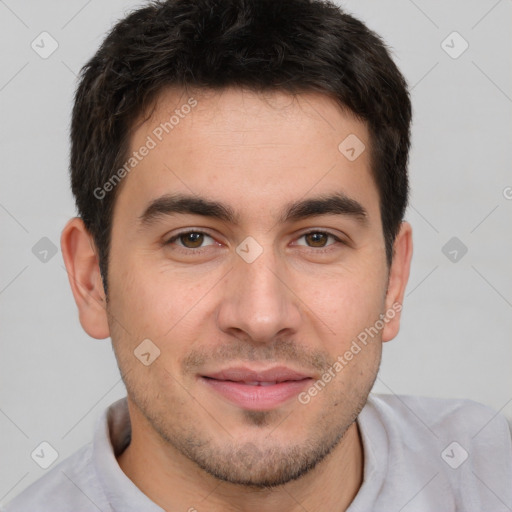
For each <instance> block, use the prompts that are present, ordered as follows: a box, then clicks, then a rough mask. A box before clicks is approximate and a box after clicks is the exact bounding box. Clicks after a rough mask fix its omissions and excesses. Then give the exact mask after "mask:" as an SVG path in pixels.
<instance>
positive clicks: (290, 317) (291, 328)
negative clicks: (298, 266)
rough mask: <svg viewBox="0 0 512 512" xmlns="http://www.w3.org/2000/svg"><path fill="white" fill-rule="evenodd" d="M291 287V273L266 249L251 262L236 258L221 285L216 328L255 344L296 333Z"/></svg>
mask: <svg viewBox="0 0 512 512" xmlns="http://www.w3.org/2000/svg"><path fill="white" fill-rule="evenodd" d="M294 285H295V286H294ZM294 288H296V283H295V282H294V279H293V277H292V275H291V273H290V272H289V271H287V269H286V266H285V263H284V262H282V261H279V260H278V259H277V258H276V256H275V255H274V253H273V252H272V251H270V250H265V251H264V252H263V253H262V254H261V255H260V256H259V257H258V258H257V259H256V260H255V261H253V262H252V263H247V262H246V261H244V260H243V259H242V258H240V257H238V256H236V257H235V261H234V266H233V268H232V270H231V272H229V273H228V275H227V276H226V278H225V281H224V283H223V294H222V298H221V302H220V304H219V306H218V311H217V322H218V326H219V329H221V330H222V331H224V332H226V333H228V334H231V335H234V336H237V337H240V338H242V339H246V338H249V339H250V340H251V341H252V343H255V344H262V343H269V342H272V341H273V340H275V338H276V337H277V336H282V335H284V334H285V333H286V334H287V335H294V334H296V333H297V331H298V329H299V326H300V322H301V313H300V308H299V305H300V299H299V298H298V296H297V295H296V292H294Z"/></svg>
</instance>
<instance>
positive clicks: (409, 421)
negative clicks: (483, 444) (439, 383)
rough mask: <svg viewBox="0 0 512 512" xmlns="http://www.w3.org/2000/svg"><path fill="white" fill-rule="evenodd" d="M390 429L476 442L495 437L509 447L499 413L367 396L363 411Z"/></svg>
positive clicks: (429, 400) (454, 403) (420, 399)
mask: <svg viewBox="0 0 512 512" xmlns="http://www.w3.org/2000/svg"><path fill="white" fill-rule="evenodd" d="M366 408H368V409H369V410H370V412H371V413H372V416H374V418H377V417H378V418H379V420H380V421H381V422H383V423H385V424H386V426H389V427H390V428H394V429H398V430H402V429H408V430H409V431H418V432H422V431H426V432H424V433H425V434H426V433H427V432H430V434H437V435H438V436H440V437H446V436H447V435H450V434H452V435H458V436H463V437H467V436H469V437H470V438H471V439H472V440H474V441H477V440H478V438H479V437H480V436H482V437H481V438H482V439H487V438H489V437H494V436H498V437H499V438H500V439H501V440H502V442H505V444H507V442H508V444H509V445H510V443H511V432H510V427H509V425H508V423H507V420H506V419H505V417H504V416H503V415H501V414H500V413H499V412H497V411H495V410H494V409H492V408H491V407H488V406H486V405H483V404H481V403H479V402H475V401H473V400H467V399H447V398H433V397H424V396H412V395H388V394H370V396H369V397H368V402H367V405H366V407H365V409H366Z"/></svg>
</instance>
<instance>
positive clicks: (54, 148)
mask: <svg viewBox="0 0 512 512" xmlns="http://www.w3.org/2000/svg"><path fill="white" fill-rule="evenodd" d="M137 4H138V2H130V1H121V0H109V1H108V2H107V1H100V0H89V1H88V2H87V1H85V2H84V1H83V0H73V1H57V0H49V1H45V2H40V1H35V0H30V1H29V0H25V1H20V0H18V1H16V0H5V1H3V0H0V43H1V52H2V53H1V55H2V60H1V62H2V64H1V68H0V109H1V121H2V123H1V127H0V145H1V152H0V155H1V156H0V162H1V165H0V173H1V183H2V187H1V189H0V222H1V233H2V244H1V253H0V258H1V260H0V307H1V309H0V315H1V317H0V325H1V329H2V330H1V357H0V379H1V385H0V430H1V434H2V435H1V436H0V460H1V461H2V464H1V466H0V503H5V502H7V501H8V500H10V499H11V498H13V497H14V496H15V495H16V494H17V493H19V492H20V491H21V490H23V488H25V487H26V486H27V485H28V484H29V483H31V482H32V481H34V480H35V479H37V478H38V477H40V476H41V475H42V474H43V473H44V471H45V470H44V469H41V468H40V467H39V466H38V465H36V463H35V462H34V461H33V460H32V458H31V457H30V454H31V452H32V451H33V450H34V449H35V448H36V447H37V446H38V445H39V444H40V443H41V442H42V441H47V442H49V443H50V444H51V445H52V446H53V447H54V448H55V449H56V450H57V452H58V454H59V458H58V461H60V460H63V458H65V457H66V456H68V455H70V454H71V453H72V452H74V451H75V450H76V449H78V448H79V447H80V446H82V445H83V444H84V443H85V442H87V441H89V440H90V439H91V436H92V430H93V426H94V422H95V421H96V418H97V417H98V416H99V414H100V413H101V412H102V411H103V409H104V408H105V407H106V406H108V405H109V404H110V403H111V402H113V401H114V400H116V399H117V398H119V397H121V396H124V394H125V390H124V386H123V384H122V382H121V380H120V377H119V373H118V370H117V366H116V363H115V360H114V356H113V352H112V350H111V345H110V341H109V340H105V341H97V340H93V339H90V338H89V337H88V336H87V335H86V334H85V333H84V332H83V331H82V329H81V327H80V324H79V322H78V315H77V310H76V306H75V303H74V300H73V297H72V294H71V291H70V288H69V284H68V279H67V275H66V272H65V270H64V266H63V261H62V256H61V253H60V248H59V250H58V251H57V253H56V254H55V255H52V253H51V252H49V253H48V254H46V260H47V261H41V258H42V259H43V260H44V258H45V256H44V254H43V253H41V252H40V251H41V247H42V248H43V249H44V248H45V247H47V246H48V244H49V242H48V241H43V242H39V241H40V240H41V238H43V237H47V238H48V239H49V240H50V241H51V243H52V244H53V245H55V246H57V247H58V246H59V237H60V232H61V230H62V228H63V226H64V224H65V222H66V221H67V219H68V218H69V217H71V216H73V215H74V214H75V210H74V204H73V200H72V196H71V193H70V191H69V185H68V176H67V166H68V153H69V148H68V128H69V120H70V109H71V102H72V96H73V93H74V89H75V84H76V74H77V73H78V71H79V70H80V68H81V66H83V65H84V64H85V62H86V60H88V59H89V58H90V57H91V56H92V55H93V53H94V52H95V51H96V49H97V47H98V45H99V44H100V42H101V40H102V39H103V37H104V34H105V32H106V31H107V30H108V29H109V28H110V27H111V26H112V24H113V23H114V22H115V21H116V20H117V19H118V18H119V17H121V16H122V15H123V13H125V12H127V11H128V10H129V9H130V8H131V7H132V6H135V5H137ZM342 4H343V5H344V6H345V7H346V8H347V10H348V11H349V12H351V13H353V14H355V15H356V16H358V17H360V18H361V19H362V20H364V21H365V22H366V23H367V24H368V25H369V27H370V28H372V29H374V30H376V31H377V32H378V33H379V34H381V35H382V37H383V38H384V40H385V41H386V42H387V44H388V45H389V46H390V47H391V49H392V51H393V55H394V57H395V59H396V61H397V63H398V65H399V67H400V68H401V70H402V71H403V73H404V74H405V76H406V78H407V80H408V81H409V83H410V86H411V88H412V100H413V106H414V126H413V149H412V154H411V160H410V175H411V182H412V183H411V184H412V190H413V193H412V198H411V199H412V200H411V206H410V208H409V210H408V213H407V220H409V221H410V222H411V223H412V225H413V228H414V242H415V253H414V259H413V265H412V273H411V278H410V282H409V286H408V289H407V293H406V298H405V302H404V313H403V322H402V329H401V332H400V334H399V336H398V337H397V338H396V339H395V340H393V341H391V342H390V343H387V344H385V345H384V355H383V363H382V367H381V371H380V373H379V377H378V380H377V382H376V386H375V388H374V391H377V392H385V393H397V394H418V395H428V396H436V397H459V398H469V399H473V400H477V401H479V402H482V403H485V404H487V405H489V406H491V407H493V408H494V409H495V410H501V411H502V413H504V414H505V415H507V417H508V418H509V419H511V418H512V372H511V371H510V366H511V362H512V345H511V343H510V333H511V332H512V315H511V308H512V272H511V271H510V260H511V258H510V254H511V253H512V236H511V220H512V200H511V198H512V188H511V187H512V174H511V172H510V163H511V161H512V160H511V154H512V144H511V140H512V138H511V117H510V114H511V111H512V99H511V97H512V76H511V72H510V71H511V66H510V49H511V43H512V31H511V30H510V26H511V25H510V21H511V14H512V2H511V1H510V0H500V1H496V0H480V1H468V0H460V1H443V2H432V1H431V2H427V1H421V0H416V1H414V2H413V1H411V0H409V1H408V0H393V1H391V0H378V1H377V0H373V1H361V0H351V1H345V2H343V3H342ZM43 31H47V32H49V33H50V34H51V36H52V37H53V38H54V39H55V40H56V41H57V42H58V45H59V46H58V48H57V50H56V51H55V52H54V53H53V54H52V55H50V56H49V57H48V58H46V59H43V58H41V57H40V55H39V54H37V53H36V52H35V51H34V50H33V49H32V48H31V43H32V41H34V40H36V43H37V42H38V41H40V38H38V36H39V34H40V33H41V32H43ZM453 31H457V32H458V33H459V34H460V35H461V36H462V37H463V38H464V40H465V41H467V43H468V44H469V48H468V49H467V50H466V51H465V52H464V53H462V54H461V55H460V56H458V58H453V55H455V54H457V53H459V52H460V50H461V49H462V48H463V46H462V45H463V41H462V40H461V39H458V38H457V36H450V37H449V38H448V39H447V40H446V42H445V43H444V44H442V42H443V41H444V40H445V39H446V38H447V36H449V35H450V34H451V33H452V32H453ZM39 44H41V43H39ZM447 45H448V47H447ZM49 47H50V46H49V41H48V40H47V41H46V44H45V48H46V49H48V48H49ZM449 47H452V48H449ZM445 50H448V51H449V52H451V53H452V56H450V55H449V54H448V53H447V52H446V51H445ZM452 237H457V238H458V240H459V241H460V242H457V243H458V244H459V247H456V246H452V245H448V247H447V248H446V249H445V250H444V252H445V253H446V254H447V255H445V253H443V250H442V249H443V247H444V246H445V244H446V243H447V242H448V241H449V240H450V239H451V238H452ZM37 243H39V244H43V245H42V246H41V245H37V246H36V244H37ZM461 243H462V244H464V246H465V247H467V253H466V254H464V255H462V251H461V250H460V249H461V247H462V246H461V245H460V244H461ZM45 244H46V245H45ZM34 246H36V249H35V250H34V252H35V254H34V252H33V247H34ZM453 250H456V251H457V253H456V261H451V259H453V258H454V257H455V253H453ZM450 252H451V254H450ZM450 258H451V259H450Z"/></svg>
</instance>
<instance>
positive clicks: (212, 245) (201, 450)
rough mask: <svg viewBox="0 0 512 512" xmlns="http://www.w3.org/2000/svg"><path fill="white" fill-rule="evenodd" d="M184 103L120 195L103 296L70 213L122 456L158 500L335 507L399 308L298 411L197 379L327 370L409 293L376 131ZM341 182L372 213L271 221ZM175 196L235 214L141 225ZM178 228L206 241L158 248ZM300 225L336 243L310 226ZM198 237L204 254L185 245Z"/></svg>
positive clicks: (301, 101)
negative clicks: (355, 144)
mask: <svg viewBox="0 0 512 512" xmlns="http://www.w3.org/2000/svg"><path fill="white" fill-rule="evenodd" d="M190 95H191V94H189V93H185V92H184V91H178V90H173V89H170V90H167V91H165V92H163V93H162V94H161V95H160V96H159V98H158V101H157V103H156V105H155V109H154V111H153V112H152V115H151V116H150V117H149V119H146V120H145V121H144V118H141V119H140V122H139V123H137V124H136V126H135V129H134V132H133V135H132V140H131V147H132V150H135V149H137V148H139V147H140V146H141V145H143V144H144V143H145V141H146V138H147V136H148V135H151V133H152V130H154V128H155V127H156V126H158V125H159V123H160V122H162V121H164V120H167V119H169V116H170V115H171V114H172V113H173V111H174V109H176V108H179V107H180V105H183V104H184V103H186V101H187V99H188V97H189V96H190ZM193 97H194V98H195V99H196V100H197V106H196V107H194V108H193V109H192V111H191V112H190V113H189V114H188V115H186V116H185V117H184V118H183V119H180V122H179V124H178V125H177V126H175V128H174V129H173V130H172V131H171V132H170V133H169V134H167V135H165V136H164V138H163V140H162V142H159V143H158V144H157V146H156V147H155V148H154V149H152V150H151V151H150V152H149V154H148V155H147V156H146V157H145V158H144V159H143V160H142V161H141V162H140V163H139V164H138V165H137V167H136V169H134V170H133V171H132V172H131V173H130V174H129V175H128V176H127V177H126V178H124V180H123V182H122V184H121V189H120V190H119V191H118V192H119V195H118V197H117V200H116V204H115V208H114V216H113V230H112V246H111V253H110V264H109V271H108V272H109V273H108V282H109V298H108V299H109V300H108V302H107V301H106V300H105V294H104V290H103V286H102V282H101V277H100V273H99V266H98V259H97V251H96V249H95V246H94V243H93V241H92V238H91V237H90V235H89V233H88V232H87V230H86V229H85V228H84V225H83V223H82V221H81V220H80V219H79V218H74V219H71V220H70V221H69V222H68V224H67V225H66V227H65V229H64V231H63V233H62V239H61V244H62V251H63V255H64V260H65V263H66V267H67V270H68V273H69V275H70V283H71V287H72V290H73V294H74V297H75V300H76V303H77V305H78V310H79V316H80V322H81V324H82V326H83V328H84V329H85V331H86V332H87V333H88V334H89V335H90V336H92V337H94V338H98V339H102V338H106V337H109V336H110V337H111V338H112V343H113V347H114V351H115V354H116V357H117V360H118V364H119V367H120V370H121V372H122V375H123V378H124V381H125V384H126V387H127V391H128V404H129V412H130V418H131V423H132V441H131V444H130V445H129V447H128V448H127V449H126V450H125V451H124V453H123V454H121V455H120V456H119V458H118V461H119V464H120V467H121V468H122V470H123V471H124V472H125V473H126V475H127V476H128V477H129V478H130V479H131V480H132V481H133V482H134V483H135V484H136V485H137V486H138V487H139V488H140V489H141V490H142V491H143V492H144V493H145V494H146V495H148V496H149V497H150V498H151V499H152V500H153V501H154V502H156V503H157V504H158V505H159V506H161V507H162V508H164V509H166V510H189V509H191V508H192V507H194V508H195V509H197V510H199V511H201V510H208V511H210V512H215V511H221V510H222V511H235V510H236V511H244V512H262V511H263V512H265V511H270V510H282V511H284V512H287V511H290V512H291V511H296V510H301V511H302V510H304V509H307V510H340V511H341V510H345V509H346V508H347V507H348V505H349V504H350V502H351V501H352V500H353V498H354V496H355V495H356V494H357V491H358V489H359V487H360V486H361V483H362V476H363V467H364V460H363V446H362V442H361V436H360V433H359V430H358V426H357V422H356V421H355V419H356V417H357V415H358V413H359V412H360V410H361V409H362V407H363V406H364V404H365V402H366V399H367V396H368V393H369V392H370V390H371V387H372V385H373V383H374V381H375V378H376V375H377V372H378V368H379V364H380V360H381V351H382V342H385V341H389V340H391V339H392V338H394V337H395V336H396V334H397V333H398V330H399V322H400V313H399V312H397V313H396V315H395V316H394V318H393V319H391V320H389V322H387V323H386V324H385V327H384V329H382V330H381V331H380V332H379V334H378V336H376V337H375V338H373V340H372V341H371V343H368V344H367V345H366V346H365V347H364V348H363V349H362V350H361V351H360V352H359V353H358V354H357V355H355V356H354V358H353V359H352V360H351V361H350V362H349V363H348V364H347V365H346V366H345V367H344V368H343V370H342V371H340V372H338V373H337V374H336V377H335V378H333V379H332V380H331V381H330V382H329V383H328V384H327V385H326V386H325V388H323V390H322V391H321V392H319V393H318V394H317V395H316V396H314V397H312V398H311V400H310V401H309V403H307V404H301V403H300V402H299V401H298V400H297V399H296V398H292V399H290V400H288V401H286V402H285V403H284V404H282V405H280V406H278V407H276V408H274V409H272V410H269V411H248V410H245V409H244V408H241V407H238V406H236V405H234V404H233V403H231V402H229V401H227V400H226V399H225V398H224V397H222V396H220V395H219V394H217V393H216V392H215V391H212V390H211V389H210V388H209V386H207V385H205V384H204V382H203V381H202V380H201V379H200V378H199V377H198V375H201V374H204V373H207V372H212V371H218V370H221V369H222V368H226V367H228V366H233V365H241V364H243V365H245V366H248V367H250V368H254V369H256V370H261V369H266V368H269V367H272V366H276V365H277V364H283V365H286V366H288V367H291V368H293V369H295V370H299V371H303V372H304V373H307V374H308V375H310V376H311V377H312V378H314V379H315V380H316V379H318V378H320V377H321V376H322V373H323V371H324V370H325V369H327V368H328V366H329V365H330V364H332V363H333V362H334V361H335V360H336V358H337V357H338V356H340V355H343V354H344V353H345V352H346V351H347V350H348V349H349V348H350V345H351V343H352V341H353V340H354V339H355V338H356V337H357V335H358V334H359V333H361V332H362V331H364V329H365V328H367V327H370V326H372V325H374V324H375V321H376V320H377V319H378V318H379V315H380V314H385V313H386V311H388V310H389V309H390V308H392V306H393V304H395V305H396V304H397V303H401V302H402V300H403V296H404V290H405V286H406V284H407V279H408V277H409V266H410V260H411V257H412V236H411V227H410V225H409V224H408V223H406V222H403V223H402V226H401V230H400V232H399V234H398V236H397V238H396V240H395V244H394V258H393V262H392V265H391V267H388V265H387V263H386V257H385V246H384V237H383V232H382V224H381V218H380V212H379V197H378V191H377V188H376V186H375V183H374V181H373V178H372V176H371V173H370V151H369V148H370V141H369V136H368V130H367V128H366V125H365V123H363V122H361V121H359V120H357V119H356V118H355V117H353V116H352V115H350V113H348V112H344V111H342V110H341V109H340V108H339V107H338V106H337V105H336V103H334V101H332V100H331V99H330V98H329V97H327V96H325V95H322V94H319V93H307V94H306V93H304V94H300V95H298V96H296V97H292V96H291V95H289V94H287V93H284V92H274V93H265V95H262V94H261V93H255V92H250V91H247V90H241V89H235V88H233V89H225V90H222V91H221V92H218V91H217V92H213V91H205V90H202V91H196V92H194V94H193ZM349 134H356V135H357V137H358V138H360V139H361V140H362V141H364V143H365V144H366V150H365V151H364V152H363V153H362V154H361V155H360V156H359V157H358V158H357V159H356V160H355V161H353V162H351V161H349V160H348V159H347V158H345V156H344V155H342V154H341V152H340V151H339V150H338V145H339V143H340V142H341V141H342V140H344V139H345V137H347V136H348V135H349ZM333 191H339V192H341V193H344V194H345V195H346V196H348V197H350V198H352V199H354V200H356V201H357V202H359V203H360V204H361V205H362V206H363V207H364V208H365V209H366V211H367V216H366V222H364V223H362V222H360V221H358V220H357V218H355V217H354V216H351V215H333V214H327V215H316V216H312V217H309V218H306V219H302V220H299V221H291V222H284V223H283V222H280V221H279V216H280V214H281V212H282V211H283V208H284V207H285V206H286V205H288V204H289V203H290V202H293V201H298V200H303V199H307V198H311V197H318V196H321V195H322V194H331V193H332V192H333ZM177 192H179V193H183V194H195V195H197V196H201V197H204V198H208V199H212V200H216V201H220V202H222V203H225V204H226V205H229V206H230V207H231V208H232V209H233V210H234V211H235V212H236V213H237V214H238V215H239V222H238V223H236V224H234V223H229V222H225V221H221V220H218V219H212V218H209V217H205V216H200V215H192V214H176V215H173V216H160V217H159V218H158V219H157V220H156V221H155V222H153V223H151V224H149V225H147V226H143V227H141V224H140V222H139V217H140V215H141V214H142V213H143V212H144V210H145V208H146V207H147V205H148V204H149V203H150V202H151V201H152V200H154V199H156V198H157V197H159V196H161V195H163V194H169V193H177ZM187 229H189V230H190V231H194V232H197V231H203V232H205V233H206V234H207V235H208V236H205V237H204V238H202V239H200V240H202V245H201V242H199V243H197V242H196V243H193V242H191V241H190V239H183V237H182V238H181V239H179V238H178V239H177V240H175V241H174V242H173V243H171V244H167V245H165V242H167V241H168V240H169V239H170V238H171V237H172V236H173V235H176V234H177V233H178V232H180V233H181V232H182V231H186V230H187ZM315 230H316V231H315ZM310 231H314V232H317V231H328V232H329V233H330V234H332V235H334V236H337V237H339V238H340V240H342V241H343V242H344V243H341V242H337V241H336V240H335V239H333V238H331V237H322V236H321V235H316V239H315V237H313V238H312V237H311V236H304V234H305V233H308V232H310ZM247 236H251V237H253V238H254V239H255V240H256V241H257V242H258V244H259V245H260V246H261V247H262V249H263V252H262V254H261V255H260V256H259V257H258V258H257V259H256V260H255V261H254V262H252V263H247V262H246V261H244V259H242V258H241V257H240V256H239V255H238V254H237V252H236V248H237V246H238V245H239V244H240V243H241V242H242V241H243V240H244V239H245V238H246V237H247ZM187 244H188V245H187ZM322 245H323V246H322ZM198 246H199V247H200V250H201V251H203V252H201V253H197V252H196V253H194V250H195V251H197V250H198V249H194V247H198ZM187 251H188V252H187ZM322 251H327V252H322ZM146 338H149V339H151V340H152V342H153V343H154V344H155V345H156V346H158V348H159V350H160V356H159V357H158V358H157V359H156V360H155V361H154V362H153V363H152V364H150V365H149V366H145V365H143V364H142V363H141V362H140V361H139V360H138V359H137V358H136V357H135V356H134V353H133V352H134V349H135V348H136V347H137V346H138V345H139V344H140V343H141V341H142V340H144V339H146Z"/></svg>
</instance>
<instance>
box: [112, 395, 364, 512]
mask: <svg viewBox="0 0 512 512" xmlns="http://www.w3.org/2000/svg"><path fill="white" fill-rule="evenodd" d="M128 403H129V408H130V418H131V419H132V425H134V424H135V425H140V426H141V428H138V429H137V428H134V429H132V438H131V442H130V445H129V446H128V447H127V448H126V450H125V451H124V452H123V453H122V454H121V455H120V456H119V457H118V459H117V460H118V463H119V465H120V467H121V469H122V470H123V472H124V473H125V474H126V475H127V476H128V478H129V479H130V480H131V481H132V482H133V483H134V484H135V485H136V486H137V487H138V488H139V489H140V490H141V491H142V492H143V493H144V494H146V496H148V497H149V498H150V499H151V500H152V501H154V502H155V503H156V504H157V505H158V506H160V507H161V508H163V509H164V510H187V511H190V512H194V511H195V512H201V511H203V510H208V512H221V511H222V512H226V511H227V512H232V511H233V512H234V511H237V512H267V511H271V510H272V511H274V510H280V511H282V512H296V511H297V512H298V511H300V512H303V511H304V510H332V511H336V512H343V511H345V510H346V509H347V508H348V506H349V505H350V503H351V502H352V500H353V499H354V497H355V496H356V494H357V492H358V490H359V488H360V486H361V484H362V481H363V466H364V464H363V445H362V441H361V436H360V433H359V429H358V426H357V423H356V422H354V423H352V425H351V426H350V427H349V428H348V430H347V431H346V433H345V435H344V436H343V438H342V440H341V441H340V442H339V444H338V445H337V446H336V447H335V449H334V450H333V451H332V452H331V453H330V454H329V455H328V456H327V457H326V458H325V459H324V460H323V461H322V462H320V463H319V464H318V465H317V466H315V468H313V469H312V470H311V471H310V472H309V473H307V474H306V475H304V476H302V477H301V478H299V479H298V480H294V481H291V482H288V483H287V484H285V485H281V486H278V487H275V488H271V489H268V488H264V489H255V488H251V487H244V486H240V485H234V484H230V483H227V482H223V481H221V480H217V479H216V478H214V477H212V476H211V475H209V474H208V473H206V472H205V471H203V470H202V469H200V468H199V467H198V466H197V465H196V464H195V463H194V462H192V461H191V460H189V459H188V458H186V457H184V456H183V455H182V454H181V453H179V452H177V451H176V450H175V449H174V448H173V447H171V446H169V444H168V443H166V442H165V441H163V440H162V439H161V438H160V437H159V436H158V435H157V434H155V433H154V432H153V431H152V430H151V427H150V426H149V425H148V424H147V422H146V424H145V425H144V423H141V422H140V421H135V422H134V421H133V419H134V414H135V415H136V414H137V412H136V411H135V409H136V408H135V407H133V404H131V403H130V400H128ZM138 419H140V420H142V419H141V418H138Z"/></svg>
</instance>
